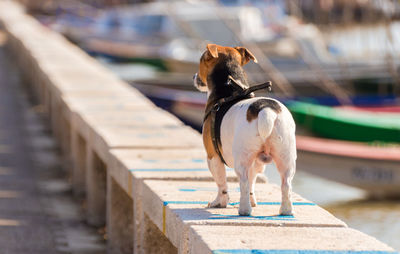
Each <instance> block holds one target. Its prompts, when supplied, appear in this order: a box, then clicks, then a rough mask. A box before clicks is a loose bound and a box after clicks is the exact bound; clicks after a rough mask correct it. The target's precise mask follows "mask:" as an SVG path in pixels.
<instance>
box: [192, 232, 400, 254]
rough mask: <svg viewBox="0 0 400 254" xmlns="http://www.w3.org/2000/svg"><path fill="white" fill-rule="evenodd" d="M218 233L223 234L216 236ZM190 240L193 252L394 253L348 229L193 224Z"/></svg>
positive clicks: (368, 237)
mask: <svg viewBox="0 0 400 254" xmlns="http://www.w3.org/2000/svg"><path fill="white" fill-rule="evenodd" d="M219 235H221V236H222V237H218V236H219ZM189 242H190V246H189V250H190V253H192V254H200V253H202V254H203V253H215V254H217V253H221V254H222V253H301V252H300V251H304V253H318V251H321V253H324V254H330V253H332V254H333V253H338V252H334V251H342V252H340V253H379V251H383V253H392V252H393V253H395V252H394V251H393V249H392V248H390V247H388V246H387V245H386V244H383V243H381V242H379V241H378V240H376V239H375V238H373V237H370V236H368V235H366V234H364V233H361V232H359V231H357V230H354V229H350V228H318V227H312V228H310V227H301V228H296V227H291V228H287V227H260V226H241V227H234V226H205V225H194V226H191V228H190V233H189ZM283 242H284V244H282V243H283ZM251 250H252V251H253V252H251ZM246 251H247V252H246ZM279 251H281V252H279ZM284 251H286V252H284ZM330 251H332V252H330ZM362 251H365V252H362ZM385 251H387V252H385Z"/></svg>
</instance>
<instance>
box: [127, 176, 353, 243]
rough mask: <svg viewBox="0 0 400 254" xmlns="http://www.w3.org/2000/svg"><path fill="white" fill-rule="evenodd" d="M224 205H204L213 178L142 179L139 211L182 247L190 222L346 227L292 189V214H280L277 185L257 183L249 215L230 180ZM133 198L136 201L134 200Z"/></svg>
mask: <svg viewBox="0 0 400 254" xmlns="http://www.w3.org/2000/svg"><path fill="white" fill-rule="evenodd" d="M229 189H230V191H229V195H230V204H229V206H228V207H227V208H206V206H207V204H208V202H210V201H212V200H214V198H215V196H216V193H217V188H216V186H215V183H214V182H191V181H159V180H145V181H143V184H142V190H141V193H140V194H141V205H142V213H143V214H147V216H148V217H149V218H150V219H151V220H152V222H153V223H154V224H155V225H156V226H157V227H158V228H159V230H160V231H162V232H163V233H164V234H165V235H166V237H167V238H168V239H169V240H170V241H171V243H172V244H173V245H174V246H176V247H177V248H179V249H183V250H184V249H185V248H186V246H187V243H185V242H182V241H186V240H185V239H187V238H188V235H187V234H188V230H189V225H224V226H232V225H234V226H238V227H239V226H264V227H301V228H303V227H346V225H345V223H344V222H342V221H340V220H339V219H337V218H335V217H334V216H333V215H331V214H330V213H329V212H327V211H326V210H324V209H322V208H320V207H319V206H317V205H316V204H314V203H312V202H310V201H308V200H306V199H304V198H302V197H300V196H299V195H297V194H295V193H293V198H292V201H293V205H294V209H295V215H294V216H280V215H279V207H280V198H281V195H280V193H281V192H280V188H279V187H278V186H276V185H272V184H257V186H256V191H255V195H256V197H257V201H258V205H257V207H254V208H253V212H252V215H251V216H239V215H238V204H239V203H238V202H239V197H240V192H239V191H240V190H239V184H238V183H235V184H234V183H230V184H229ZM135 202H136V201H135Z"/></svg>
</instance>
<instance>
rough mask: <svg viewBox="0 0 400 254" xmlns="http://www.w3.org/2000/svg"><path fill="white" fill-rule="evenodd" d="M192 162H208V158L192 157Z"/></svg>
mask: <svg viewBox="0 0 400 254" xmlns="http://www.w3.org/2000/svg"><path fill="white" fill-rule="evenodd" d="M192 162H195V163H203V162H206V160H205V159H192Z"/></svg>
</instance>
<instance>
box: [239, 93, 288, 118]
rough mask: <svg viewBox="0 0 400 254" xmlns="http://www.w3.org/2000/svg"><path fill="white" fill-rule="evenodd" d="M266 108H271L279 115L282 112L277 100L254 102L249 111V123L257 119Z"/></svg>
mask: <svg viewBox="0 0 400 254" xmlns="http://www.w3.org/2000/svg"><path fill="white" fill-rule="evenodd" d="M266 107H269V108H271V109H272V110H274V111H275V112H276V113H278V114H279V113H280V112H281V111H282V109H281V106H280V105H279V103H278V102H276V101H275V100H271V99H265V98H262V99H259V100H256V101H255V102H253V103H252V104H251V105H250V106H249V108H248V109H247V115H246V118H247V121H248V122H249V123H250V122H251V121H253V119H256V118H257V116H258V113H259V112H260V111H261V110H262V109H263V108H266Z"/></svg>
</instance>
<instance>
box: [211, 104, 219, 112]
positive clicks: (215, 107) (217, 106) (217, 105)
mask: <svg viewBox="0 0 400 254" xmlns="http://www.w3.org/2000/svg"><path fill="white" fill-rule="evenodd" d="M220 108H221V105H219V103H215V104H214V106H213V109H212V111H214V112H217V111H218V110H219V109H220Z"/></svg>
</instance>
